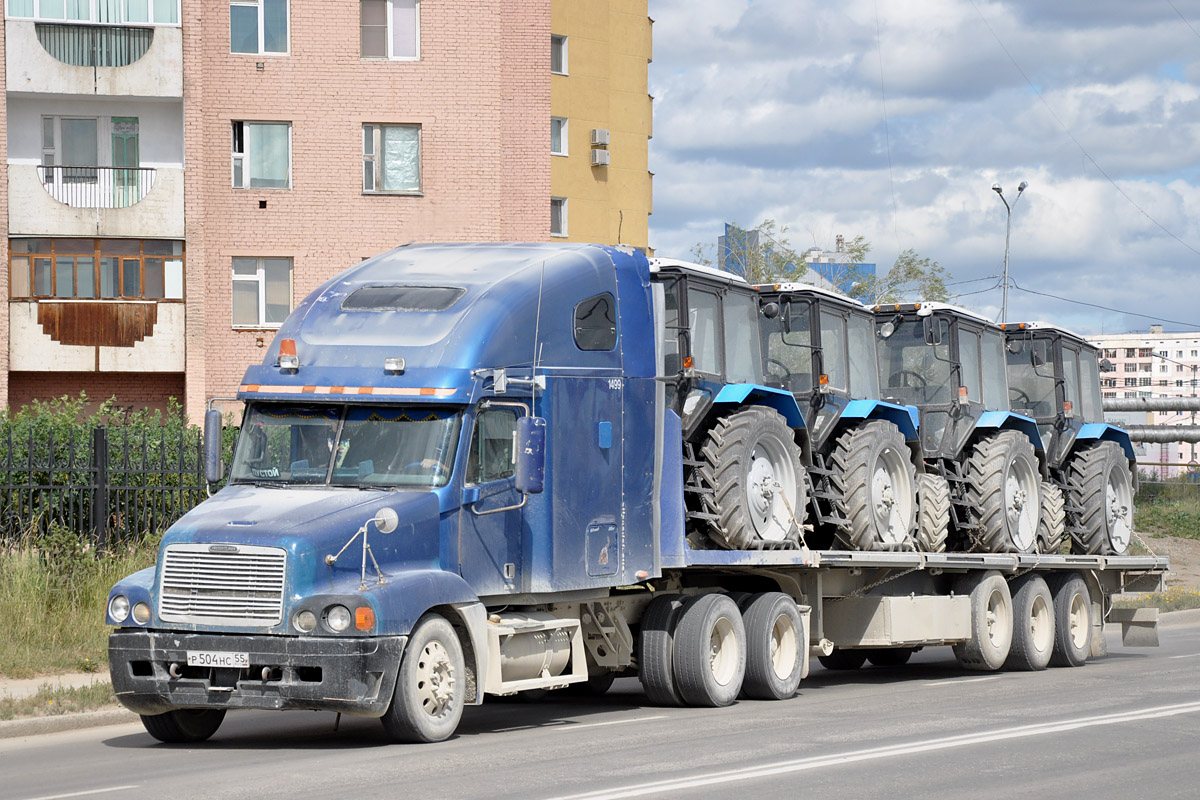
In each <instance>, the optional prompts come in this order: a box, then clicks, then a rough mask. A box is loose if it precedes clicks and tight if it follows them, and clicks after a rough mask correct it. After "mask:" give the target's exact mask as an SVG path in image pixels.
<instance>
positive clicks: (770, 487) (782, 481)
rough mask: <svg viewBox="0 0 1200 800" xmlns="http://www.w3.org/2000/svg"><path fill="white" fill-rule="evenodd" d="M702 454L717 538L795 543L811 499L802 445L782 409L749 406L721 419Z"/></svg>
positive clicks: (735, 545)
mask: <svg viewBox="0 0 1200 800" xmlns="http://www.w3.org/2000/svg"><path fill="white" fill-rule="evenodd" d="M700 455H701V458H702V459H703V461H704V466H702V467H700V468H699V469H700V470H701V473H700V474H701V477H702V480H703V482H704V483H706V484H707V485H708V488H711V489H712V494H704V495H702V502H703V503H704V505H705V509H706V510H707V511H708V512H709V513H711V514H715V515H716V517H717V519H716V520H714V521H713V522H712V523H711V525H710V527H709V537H710V538H711V539H713V541H715V542H716V543H717V544H719V545H721V546H722V547H726V548H729V549H731V550H755V549H760V548H762V547H763V545H764V544H767V545H772V544H774V545H794V544H795V542H796V541H797V540H798V539H799V537H800V527H799V526H801V525H803V524H804V507H805V504H806V503H807V500H806V498H805V491H804V480H803V472H802V469H803V468H802V467H801V464H800V448H799V447H798V446H797V445H796V442H795V440H794V439H793V438H792V430H791V428H789V427H788V426H787V421H786V420H784V418H783V417H782V416H781V415H780V414H779V412H777V411H775V410H774V409H770V408H764V407H762V406H751V407H750V408H745V409H742V410H741V411H738V412H737V413H735V414H730V415H729V416H728V417H725V418H723V419H719V420H717V423H716V424H715V425H714V426H713V428H712V430H710V431H709V432H708V441H707V442H706V443H705V444H704V447H703V448H701V450H700Z"/></svg>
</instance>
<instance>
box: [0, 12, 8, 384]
mask: <svg viewBox="0 0 1200 800" xmlns="http://www.w3.org/2000/svg"><path fill="white" fill-rule="evenodd" d="M7 65H8V59H7V57H6V55H5V41H4V30H3V28H0V74H4V79H3V85H4V86H6V87H7V86H8V75H7V74H5V70H6V69H7ZM0 147H2V148H3V152H4V156H5V157H4V158H0V219H2V220H4V223H5V225H4V228H5V232H6V233H7V231H8V103H2V104H0ZM0 302H4V303H7V302H8V236H7V235H6V236H0ZM7 402H8V309H7V306H6V307H5V309H4V313H0V408H2V407H4V405H5V404H6V403H7Z"/></svg>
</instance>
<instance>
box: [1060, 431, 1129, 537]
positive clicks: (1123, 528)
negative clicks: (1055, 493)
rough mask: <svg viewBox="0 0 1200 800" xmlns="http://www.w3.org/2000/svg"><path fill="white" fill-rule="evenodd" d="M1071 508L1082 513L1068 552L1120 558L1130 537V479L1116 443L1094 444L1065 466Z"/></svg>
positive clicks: (1123, 456)
mask: <svg viewBox="0 0 1200 800" xmlns="http://www.w3.org/2000/svg"><path fill="white" fill-rule="evenodd" d="M1067 492H1068V493H1069V494H1070V497H1071V504H1072V505H1073V506H1075V507H1077V508H1082V509H1083V511H1082V512H1080V514H1079V525H1077V526H1072V527H1073V528H1074V530H1072V532H1071V550H1072V552H1075V553H1081V554H1087V555H1123V554H1124V553H1125V552H1126V551H1128V550H1129V539H1130V537H1131V536H1132V535H1133V479H1132V477H1131V476H1130V474H1129V462H1128V461H1127V460H1126V459H1125V453H1124V452H1122V450H1121V447H1120V445H1118V444H1117V443H1116V442H1098V443H1097V444H1094V445H1092V446H1091V447H1087V448H1084V449H1083V450H1080V451H1078V452H1077V453H1076V454H1075V456H1074V457H1072V458H1071V460H1070V462H1069V463H1068V464H1067Z"/></svg>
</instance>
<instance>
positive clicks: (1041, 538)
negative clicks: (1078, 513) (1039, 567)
mask: <svg viewBox="0 0 1200 800" xmlns="http://www.w3.org/2000/svg"><path fill="white" fill-rule="evenodd" d="M1066 535H1067V512H1066V500H1065V499H1064V498H1063V492H1062V489H1060V488H1059V487H1058V486H1055V485H1054V484H1053V483H1050V482H1048V481H1042V515H1041V517H1040V518H1039V519H1038V532H1037V538H1038V550H1039V552H1042V553H1048V554H1051V555H1053V554H1057V553H1058V551H1059V550H1061V549H1062V543H1063V539H1065V538H1066Z"/></svg>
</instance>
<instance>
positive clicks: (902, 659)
mask: <svg viewBox="0 0 1200 800" xmlns="http://www.w3.org/2000/svg"><path fill="white" fill-rule="evenodd" d="M865 652H866V654H867V661H870V662H871V663H872V664H874V665H875V666H877V667H903V666H904V665H905V664H907V663H908V660H909V659H910V658H912V654H913V653H915V652H917V649H916V648H915V647H878V648H875V649H873V650H867V651H865Z"/></svg>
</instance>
